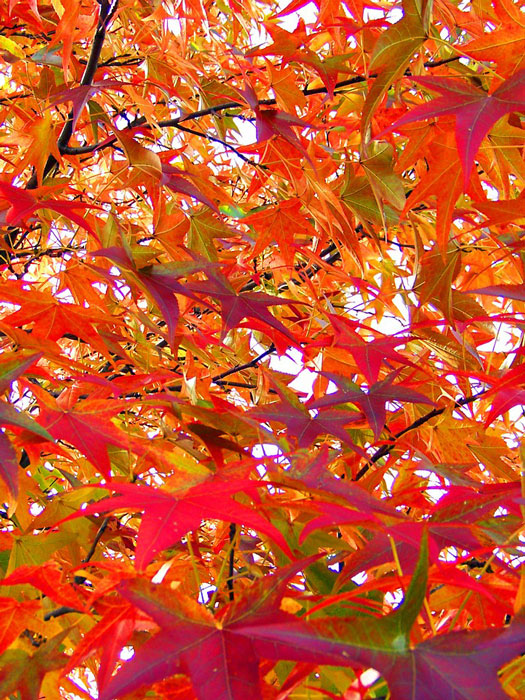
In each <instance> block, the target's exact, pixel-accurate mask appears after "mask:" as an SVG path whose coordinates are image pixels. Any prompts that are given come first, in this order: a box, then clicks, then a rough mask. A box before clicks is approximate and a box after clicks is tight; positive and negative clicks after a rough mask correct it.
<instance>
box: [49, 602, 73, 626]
mask: <svg viewBox="0 0 525 700" xmlns="http://www.w3.org/2000/svg"><path fill="white" fill-rule="evenodd" d="M69 613H79V614H82V610H77V609H76V608H70V607H69V606H68V605H61V606H60V607H59V608H55V609H54V610H50V611H49V612H47V613H45V615H44V620H45V621H46V622H47V621H48V620H51V619H52V618H53V617H60V616H61V615H68V614H69Z"/></svg>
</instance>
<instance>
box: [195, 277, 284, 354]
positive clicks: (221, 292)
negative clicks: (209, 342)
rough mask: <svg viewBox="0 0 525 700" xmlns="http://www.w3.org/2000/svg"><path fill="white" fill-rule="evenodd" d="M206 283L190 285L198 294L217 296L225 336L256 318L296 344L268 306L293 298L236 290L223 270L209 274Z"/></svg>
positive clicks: (280, 303)
mask: <svg viewBox="0 0 525 700" xmlns="http://www.w3.org/2000/svg"><path fill="white" fill-rule="evenodd" d="M208 277H209V280H207V281H206V282H192V283H189V284H188V285H187V287H188V288H189V289H190V290H191V291H193V292H197V293H201V294H207V295H209V296H211V297H213V298H214V299H217V300H218V301H219V303H220V305H221V316H222V321H223V331H222V336H223V337H224V336H225V335H226V333H227V332H228V331H229V330H231V329H232V328H235V327H236V326H238V325H239V323H240V322H241V321H242V320H243V319H250V318H254V319H257V320H258V321H262V323H264V324H266V325H268V326H270V328H274V329H275V330H277V331H279V332H280V333H282V334H283V335H284V336H286V337H287V338H288V339H289V340H291V341H292V342H293V344H294V345H297V340H296V339H295V337H294V336H293V335H292V333H290V331H289V330H288V329H287V328H286V326H284V325H283V324H282V323H281V322H280V321H279V320H277V319H276V318H275V316H273V315H272V314H271V313H270V312H269V310H268V307H269V306H282V305H290V304H294V302H293V301H290V300H288V299H282V298H280V297H274V296H271V295H270V294H266V293H264V292H239V293H236V292H235V290H234V288H233V287H232V285H231V284H230V282H229V281H228V279H227V278H226V277H225V276H224V275H222V274H221V273H219V272H218V271H217V272H212V271H210V272H209V273H208Z"/></svg>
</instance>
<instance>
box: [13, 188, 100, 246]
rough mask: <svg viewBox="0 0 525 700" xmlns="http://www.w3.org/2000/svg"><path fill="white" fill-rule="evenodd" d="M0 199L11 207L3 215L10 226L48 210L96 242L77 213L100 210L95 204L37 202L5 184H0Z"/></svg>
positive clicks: (32, 197)
mask: <svg viewBox="0 0 525 700" xmlns="http://www.w3.org/2000/svg"><path fill="white" fill-rule="evenodd" d="M0 198H1V199H5V200H7V201H8V202H9V203H10V205H11V206H10V207H9V209H8V210H7V213H6V215H5V221H6V223H8V224H10V225H12V226H16V225H18V224H20V223H21V222H22V221H23V220H24V219H25V218H26V217H28V216H31V214H33V213H34V212H35V211H38V209H49V210H50V211H54V212H55V213H57V214H60V215H61V216H65V217H66V218H68V219H70V220H71V221H73V222H74V223H75V224H77V226H80V227H81V228H83V229H85V230H86V231H87V232H88V233H90V234H91V235H92V236H93V237H94V238H95V240H98V236H97V234H96V233H95V231H94V230H93V228H92V227H91V226H90V225H89V223H88V222H87V221H86V219H85V218H84V217H83V216H80V214H78V213H77V210H78V209H101V207H99V206H98V205H96V204H86V203H85V202H78V201H66V200H59V199H46V200H39V199H37V198H36V197H34V196H33V195H32V194H31V193H30V192H28V191H27V190H23V189H21V188H20V187H13V185H8V184H7V183H6V182H0Z"/></svg>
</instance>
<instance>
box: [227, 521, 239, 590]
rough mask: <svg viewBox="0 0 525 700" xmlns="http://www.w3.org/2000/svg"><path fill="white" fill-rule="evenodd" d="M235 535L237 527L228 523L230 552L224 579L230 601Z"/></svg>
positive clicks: (233, 571)
mask: <svg viewBox="0 0 525 700" xmlns="http://www.w3.org/2000/svg"><path fill="white" fill-rule="evenodd" d="M236 535H237V526H236V524H235V523H230V552H229V555H228V578H227V579H226V587H227V588H228V598H229V599H230V601H233V600H234V599H235V592H234V590H233V576H234V574H235V537H236Z"/></svg>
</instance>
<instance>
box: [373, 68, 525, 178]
mask: <svg viewBox="0 0 525 700" xmlns="http://www.w3.org/2000/svg"><path fill="white" fill-rule="evenodd" d="M412 80H414V82H416V83H418V84H419V85H423V87H426V88H428V89H429V90H431V91H433V92H438V93H439V94H440V95H442V97H438V98H437V99H435V100H432V101H431V102H430V103H429V104H424V105H419V106H418V107H416V108H415V109H412V110H411V111H410V112H409V113H408V114H406V115H405V116H404V117H401V119H398V120H397V121H396V122H394V124H392V126H390V127H389V128H388V129H387V131H395V130H396V128H397V127H399V126H402V125H403V124H409V123H410V122H414V121H420V120H421V119H431V118H432V117H440V116H444V115H446V114H454V115H455V117H456V143H457V146H458V151H459V154H460V157H461V165H462V168H463V187H464V188H465V189H466V188H467V185H468V181H469V178H470V173H471V170H472V166H473V164H474V158H475V156H476V154H477V152H478V150H479V147H480V145H481V142H482V141H483V139H484V138H485V136H486V135H487V133H488V132H489V131H490V128H491V127H492V126H493V125H494V124H495V123H496V122H497V121H498V119H501V117H504V116H505V115H506V114H508V113H509V112H524V111H525V69H522V70H519V71H518V72H517V73H515V74H514V75H513V76H511V77H510V78H509V79H508V80H505V81H504V82H503V83H502V84H501V85H500V86H499V87H498V88H497V89H496V90H494V92H493V93H492V94H488V93H486V92H484V91H483V90H479V89H478V88H476V87H474V86H473V85H472V84H471V83H467V82H465V81H464V80H461V79H459V78H458V79H455V78H438V77H432V78H429V77H414V78H412ZM383 133H385V132H383Z"/></svg>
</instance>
